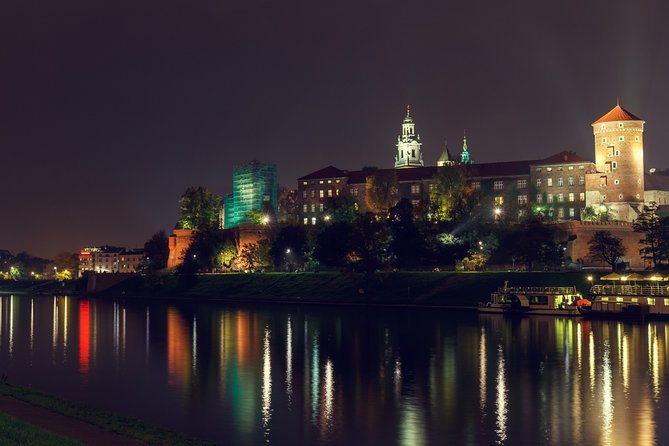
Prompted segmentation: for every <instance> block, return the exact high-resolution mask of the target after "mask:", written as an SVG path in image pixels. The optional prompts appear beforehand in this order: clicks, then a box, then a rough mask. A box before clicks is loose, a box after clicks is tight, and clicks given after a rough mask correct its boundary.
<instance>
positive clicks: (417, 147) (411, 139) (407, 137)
mask: <svg viewBox="0 0 669 446" xmlns="http://www.w3.org/2000/svg"><path fill="white" fill-rule="evenodd" d="M421 145H422V143H421V142H420V135H419V134H417V133H416V124H414V122H413V118H412V117H411V108H410V107H409V106H408V105H407V115H406V117H405V118H404V120H403V121H402V134H401V135H399V136H398V137H397V144H396V147H397V153H396V154H395V168H396V169H397V168H400V167H420V166H422V165H423V153H422V152H421Z"/></svg>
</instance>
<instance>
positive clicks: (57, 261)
mask: <svg viewBox="0 0 669 446" xmlns="http://www.w3.org/2000/svg"><path fill="white" fill-rule="evenodd" d="M53 264H54V266H55V267H56V268H57V271H58V272H59V273H60V272H61V271H68V272H71V273H74V272H76V271H77V270H78V269H79V255H78V254H77V253H76V252H61V253H58V254H56V257H55V258H54V260H53Z"/></svg>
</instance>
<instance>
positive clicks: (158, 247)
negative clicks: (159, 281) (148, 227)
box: [144, 229, 170, 271]
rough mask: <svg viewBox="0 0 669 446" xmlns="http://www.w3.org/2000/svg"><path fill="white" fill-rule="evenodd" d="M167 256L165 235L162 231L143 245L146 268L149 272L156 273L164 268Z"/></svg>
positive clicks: (167, 249)
mask: <svg viewBox="0 0 669 446" xmlns="http://www.w3.org/2000/svg"><path fill="white" fill-rule="evenodd" d="M169 255H170V249H169V246H168V240H167V234H165V231H164V230H162V229H161V230H160V231H158V232H156V233H155V234H153V235H152V236H151V238H150V239H149V240H147V242H146V243H144V256H145V257H146V263H147V267H148V268H149V269H151V270H154V271H156V270H159V269H163V268H165V267H166V266H167V258H168V257H169Z"/></svg>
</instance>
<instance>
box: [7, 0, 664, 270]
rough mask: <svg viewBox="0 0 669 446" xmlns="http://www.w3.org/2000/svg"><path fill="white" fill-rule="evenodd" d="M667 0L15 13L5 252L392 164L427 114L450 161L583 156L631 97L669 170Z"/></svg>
mask: <svg viewBox="0 0 669 446" xmlns="http://www.w3.org/2000/svg"><path fill="white" fill-rule="evenodd" d="M668 3H669V2H666V1H661V0H657V1H643V0H642V1H634V2H630V1H625V2H621V1H583V0H580V1H571V0H568V1H559V2H558V1H556V2H546V1H538V0H522V1H506V2H501V1H476V0H470V1H460V2H451V1H444V0H441V1H434V2H417V1H395V0H392V1H388V0H383V1H382V0H376V1H357V0H356V1H350V0H337V1H329V2H324V1H314V0H311V1H300V2H296V1H257V0H243V1H238V2H230V1H221V0H219V1H172V0H167V1H161V2H148V1H137V0H133V1H118V0H115V1H110V2H101V1H95V0H93V1H91V0H86V1H82V0H73V1H65V2H56V1H22V0H10V1H5V2H3V7H2V12H1V13H0V42H1V43H0V61H1V62H0V101H1V102H0V103H1V105H0V150H1V153H2V164H1V165H2V170H1V172H2V175H1V176H0V181H1V184H2V191H3V194H2V202H3V207H2V209H3V210H2V212H1V213H0V215H1V218H0V249H9V250H10V251H12V252H13V253H16V252H18V251H20V250H27V251H28V252H30V253H32V254H34V255H40V256H46V257H50V256H53V255H55V254H56V253H58V252H61V251H76V250H78V249H79V248H81V247H83V246H91V245H100V244H105V243H107V244H115V245H120V246H126V247H130V248H132V247H141V246H142V245H143V243H144V242H145V241H146V240H147V239H148V238H149V237H150V236H151V234H152V233H154V232H155V231H156V230H159V229H161V228H164V229H166V230H168V231H169V230H171V228H172V227H173V226H174V223H175V222H176V220H177V215H178V202H177V201H178V198H179V196H180V195H181V193H182V192H183V191H184V190H185V189H186V188H187V187H188V186H190V185H204V186H207V187H209V188H211V189H212V190H214V191H216V192H218V193H220V194H224V193H228V192H230V190H231V181H232V179H231V173H232V169H233V167H235V166H238V165H243V164H245V163H247V162H248V161H250V160H252V159H258V160H260V161H263V162H271V163H276V164H278V167H279V182H280V183H281V184H285V185H287V186H291V187H293V188H294V187H296V178H297V177H299V176H301V175H304V174H307V173H309V172H312V171H314V170H317V169H320V168H322V167H325V166H327V165H330V164H332V165H335V166H337V167H339V168H343V169H358V168H361V167H362V166H365V165H375V166H378V167H391V166H392V163H393V156H394V151H395V147H394V144H395V142H396V138H397V134H398V133H399V132H400V126H401V121H402V118H403V117H404V114H405V108H406V105H407V104H411V107H412V114H413V116H414V119H415V121H416V128H417V131H418V132H419V133H420V135H421V138H422V140H423V151H424V159H425V161H426V163H427V164H434V163H435V162H436V159H437V157H438V156H439V154H440V152H441V150H442V147H443V142H444V140H445V139H448V141H449V145H450V147H451V149H452V150H453V151H454V152H459V150H460V146H461V140H462V133H463V129H466V131H467V138H468V142H469V149H470V152H471V155H472V157H473V159H474V161H475V162H491V161H501V160H511V159H523V158H525V159H528V158H538V157H544V156H548V155H551V154H553V153H556V152H558V151H560V150H565V149H567V150H575V151H576V152H578V153H579V154H581V155H583V156H586V157H588V158H590V159H593V158H594V153H593V137H592V130H591V127H590V124H591V123H592V122H593V121H594V120H596V119H597V118H599V117H600V116H601V115H603V114H604V113H606V112H607V111H609V109H611V108H612V107H613V106H614V105H615V103H616V96H619V97H620V101H621V105H623V106H624V107H625V108H627V109H628V110H629V111H631V112H632V113H634V114H636V115H638V116H640V117H642V118H643V119H645V120H646V122H647V125H646V134H645V149H646V167H647V168H649V167H658V168H663V167H669V152H668V151H667V147H666V145H665V143H664V141H667V140H668V139H669V126H667V113H666V111H665V109H666V107H667V104H669V87H668V84H667V79H669V57H667V55H668V53H669V26H667V25H666V22H667V19H669V5H668Z"/></svg>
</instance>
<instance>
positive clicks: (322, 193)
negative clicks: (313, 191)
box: [318, 189, 325, 198]
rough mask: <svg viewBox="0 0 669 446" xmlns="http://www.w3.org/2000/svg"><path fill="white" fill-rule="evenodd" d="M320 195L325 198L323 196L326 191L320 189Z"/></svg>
mask: <svg viewBox="0 0 669 446" xmlns="http://www.w3.org/2000/svg"><path fill="white" fill-rule="evenodd" d="M318 196H319V197H321V198H323V197H324V196H325V191H324V190H323V189H321V190H320V191H318Z"/></svg>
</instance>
